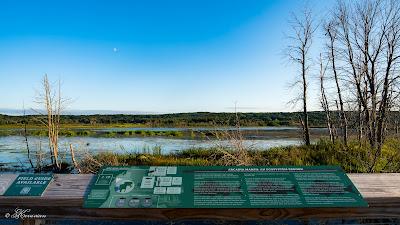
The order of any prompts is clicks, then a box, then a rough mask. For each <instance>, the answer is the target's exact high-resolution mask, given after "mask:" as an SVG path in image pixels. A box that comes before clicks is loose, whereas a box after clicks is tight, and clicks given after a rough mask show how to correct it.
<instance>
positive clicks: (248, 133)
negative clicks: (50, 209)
mask: <svg viewBox="0 0 400 225" xmlns="http://www.w3.org/2000/svg"><path fill="white" fill-rule="evenodd" d="M218 129H219V130H231V129H234V128H218ZM86 130H87V129H86ZM92 130H95V131H104V132H108V131H130V130H133V131H134V130H149V131H186V132H187V131H188V130H190V131H192V130H193V131H197V132H203V131H204V132H206V131H210V129H209V128H105V129H92ZM241 130H242V131H243V134H244V145H245V146H248V147H251V148H253V149H259V150H267V149H269V148H271V147H276V146H288V145H298V144H300V143H301V139H300V138H299V137H301V135H299V133H300V130H299V129H298V128H296V127H245V128H241ZM312 133H313V134H314V136H315V135H319V134H322V133H323V129H313V132H312ZM28 143H29V148H30V151H31V152H33V153H36V152H38V151H39V150H40V149H41V150H43V152H45V153H47V149H48V141H47V137H39V136H29V137H28ZM70 144H72V146H73V148H74V149H75V151H76V152H78V153H77V154H79V153H84V152H90V153H97V152H116V153H143V152H147V153H153V152H157V153H161V154H167V153H173V152H178V151H182V150H185V149H193V148H212V147H215V146H229V145H231V144H232V143H231V142H230V141H227V140H218V139H213V138H190V137H185V136H184V137H162V136H155V137H154V136H151V137H87V136H84V137H60V144H59V146H60V150H61V151H62V152H64V154H65V158H69V146H70ZM27 163H28V161H27V147H26V142H25V138H24V137H23V136H18V135H11V136H0V168H2V167H3V168H21V167H22V168H23V167H26V166H27V165H28V164H27Z"/></svg>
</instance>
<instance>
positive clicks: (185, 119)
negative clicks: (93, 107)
mask: <svg viewBox="0 0 400 225" xmlns="http://www.w3.org/2000/svg"><path fill="white" fill-rule="evenodd" d="M309 114H310V124H311V126H313V127H322V126H324V124H325V115H324V112H321V111H315V112H310V113H309ZM299 115H300V113H298V112H293V113H283V112H282V113H238V117H239V119H240V124H241V126H298V125H299V123H298V118H299ZM44 117H45V116H44V115H26V116H9V115H0V125H9V126H20V125H23V124H24V123H26V124H28V125H41V124H42V123H41V122H40V118H44ZM60 123H61V124H81V125H93V126H96V125H98V126H101V125H114V124H136V125H143V126H148V127H157V126H161V127H166V126H173V127H189V126H235V125H236V120H235V113H210V112H196V113H176V114H155V115H154V114H153V115H148V114H146V115H123V114H119V115H61V116H60Z"/></svg>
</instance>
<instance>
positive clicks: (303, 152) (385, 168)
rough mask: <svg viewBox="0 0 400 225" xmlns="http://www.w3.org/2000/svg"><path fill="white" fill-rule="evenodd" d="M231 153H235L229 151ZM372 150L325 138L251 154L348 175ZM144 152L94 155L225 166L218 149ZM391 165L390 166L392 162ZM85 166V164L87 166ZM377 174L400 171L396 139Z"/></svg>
mask: <svg viewBox="0 0 400 225" xmlns="http://www.w3.org/2000/svg"><path fill="white" fill-rule="evenodd" d="M160 151H161V149H160ZM227 151H232V150H229V149H227ZM368 152H369V150H368V148H367V147H366V146H364V145H360V143H358V142H356V141H351V142H350V143H349V145H348V147H347V148H345V147H344V146H343V144H342V143H339V142H337V143H335V144H333V143H331V142H330V141H327V140H325V139H321V140H319V141H318V142H317V143H315V144H312V145H310V146H305V145H302V146H288V147H275V148H271V149H269V150H253V151H249V155H250V157H251V159H252V165H258V166H269V165H271V166H272V165H296V166H318V165H338V166H341V167H342V168H343V169H344V170H345V171H346V172H353V173H366V172H368V164H367V163H366V162H368V161H369V160H370V158H369V157H368V155H369V154H368ZM160 153H161V152H157V154H154V152H153V154H152V153H151V151H142V152H141V153H126V154H115V153H109V152H108V153H100V154H98V155H95V156H94V159H96V160H97V161H98V162H100V163H101V164H103V165H132V166H133V165H160V166H161V165H191V166H209V165H223V161H222V160H221V159H222V158H223V155H224V154H223V153H222V151H220V150H219V149H217V148H209V149H203V148H194V149H188V150H184V151H181V152H178V153H171V154H167V155H161V154H160ZM388 162H390V163H388ZM83 165H85V163H84V164H83ZM375 168H376V169H375V171H376V172H400V140H398V139H395V138H392V139H389V140H387V141H386V144H385V145H384V147H383V150H382V156H381V157H380V159H379V160H378V162H377V165H376V167H375Z"/></svg>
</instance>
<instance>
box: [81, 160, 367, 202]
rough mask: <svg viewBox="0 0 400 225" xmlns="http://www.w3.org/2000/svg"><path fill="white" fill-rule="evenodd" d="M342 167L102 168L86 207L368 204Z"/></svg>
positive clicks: (92, 185) (86, 199)
mask: <svg viewBox="0 0 400 225" xmlns="http://www.w3.org/2000/svg"><path fill="white" fill-rule="evenodd" d="M367 206H368V205H367V203H366V202H365V201H364V199H363V198H362V196H361V194H360V193H359V192H358V190H357V189H356V187H355V186H354V185H353V183H352V182H351V181H350V179H349V178H348V177H347V176H346V174H345V173H344V172H343V171H342V169H341V168H340V167H335V166H318V167H294V166H288V167H260V166H254V167H220V166H215V167H192V166H168V167H166V166H150V167H149V166H138V167H104V168H102V169H101V170H100V171H99V173H98V175H97V177H96V178H95V180H94V181H93V183H92V184H91V188H90V191H89V193H88V195H87V196H86V198H85V202H84V207H85V208H303V207H367Z"/></svg>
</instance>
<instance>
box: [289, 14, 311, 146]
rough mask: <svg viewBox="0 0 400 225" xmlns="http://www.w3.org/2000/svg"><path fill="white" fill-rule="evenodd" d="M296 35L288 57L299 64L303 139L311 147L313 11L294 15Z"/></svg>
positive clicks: (293, 21) (292, 40)
mask: <svg viewBox="0 0 400 225" xmlns="http://www.w3.org/2000/svg"><path fill="white" fill-rule="evenodd" d="M290 25H291V28H292V31H293V33H294V35H292V36H289V39H290V40H291V42H292V43H291V44H289V46H288V48H287V56H288V58H289V60H290V61H291V62H293V63H295V64H297V65H298V66H299V67H300V68H301V70H300V77H301V79H300V81H299V82H298V83H299V84H300V85H301V89H302V94H301V97H300V99H301V101H302V104H303V107H302V108H303V118H302V119H301V123H302V127H303V138H304V142H305V144H306V145H310V128H309V122H308V109H307V91H308V83H307V82H308V71H309V64H310V63H309V61H311V60H310V58H309V51H310V47H311V44H312V38H313V34H314V32H315V27H314V24H313V18H312V14H311V11H310V10H308V9H304V10H303V14H302V16H301V17H298V16H296V15H295V14H293V15H292V21H291V22H290Z"/></svg>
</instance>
